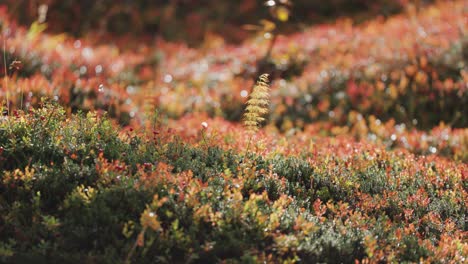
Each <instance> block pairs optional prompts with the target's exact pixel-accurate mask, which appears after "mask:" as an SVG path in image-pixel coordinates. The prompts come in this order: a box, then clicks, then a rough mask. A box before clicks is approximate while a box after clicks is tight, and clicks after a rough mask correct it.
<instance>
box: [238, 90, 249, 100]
mask: <svg viewBox="0 0 468 264" xmlns="http://www.w3.org/2000/svg"><path fill="white" fill-rule="evenodd" d="M248 94H249V93H248V92H247V91H246V90H242V91H241V92H240V95H241V96H242V97H244V98H245V97H247V95H248Z"/></svg>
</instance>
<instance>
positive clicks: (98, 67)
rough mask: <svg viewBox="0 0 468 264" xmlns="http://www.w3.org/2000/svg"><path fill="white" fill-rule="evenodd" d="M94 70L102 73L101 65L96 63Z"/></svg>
mask: <svg viewBox="0 0 468 264" xmlns="http://www.w3.org/2000/svg"><path fill="white" fill-rule="evenodd" d="M94 71H95V72H96V74H100V73H102V66H101V65H97V66H96V67H95V68H94Z"/></svg>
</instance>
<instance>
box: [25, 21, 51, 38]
mask: <svg viewBox="0 0 468 264" xmlns="http://www.w3.org/2000/svg"><path fill="white" fill-rule="evenodd" d="M46 28H47V24H46V23H39V22H37V21H34V23H32V24H31V27H29V30H28V34H27V35H26V38H27V39H29V40H32V39H34V38H36V37H37V36H38V35H39V34H40V33H41V32H43V31H44V30H46Z"/></svg>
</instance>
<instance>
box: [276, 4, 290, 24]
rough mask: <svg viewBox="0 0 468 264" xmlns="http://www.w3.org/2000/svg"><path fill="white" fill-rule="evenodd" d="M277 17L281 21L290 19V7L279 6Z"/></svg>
mask: <svg viewBox="0 0 468 264" xmlns="http://www.w3.org/2000/svg"><path fill="white" fill-rule="evenodd" d="M275 16H276V18H277V19H278V20H279V21H281V22H286V21H288V19H289V9H288V8H286V7H284V6H278V7H277V8H276V10H275Z"/></svg>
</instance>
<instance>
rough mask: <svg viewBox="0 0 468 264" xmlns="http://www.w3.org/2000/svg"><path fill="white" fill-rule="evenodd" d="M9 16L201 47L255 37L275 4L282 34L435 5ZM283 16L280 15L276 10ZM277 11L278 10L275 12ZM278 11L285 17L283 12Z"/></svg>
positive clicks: (252, 6)
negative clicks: (210, 41) (210, 39)
mask: <svg viewBox="0 0 468 264" xmlns="http://www.w3.org/2000/svg"><path fill="white" fill-rule="evenodd" d="M5 1H6V4H7V5H8V6H9V13H10V14H12V15H14V16H15V18H16V19H17V21H18V22H19V23H21V24H23V25H30V24H31V23H32V22H33V21H35V20H36V19H37V18H38V15H39V14H38V10H39V6H40V5H45V6H47V8H48V10H47V22H48V31H49V32H68V33H70V34H73V35H74V36H76V37H79V36H82V35H83V34H84V33H89V32H90V31H92V32H95V33H99V34H101V35H105V34H118V35H125V34H131V35H135V36H142V35H148V34H149V35H150V36H159V37H163V38H164V39H165V40H170V41H174V40H177V41H184V42H187V43H189V44H190V45H198V44H200V43H201V42H203V40H204V39H205V38H206V35H207V32H210V33H214V34H218V35H221V36H222V37H223V38H224V39H225V40H227V41H228V42H234V43H236V42H240V41H242V40H244V39H245V38H247V37H248V36H249V33H250V32H249V31H248V30H245V28H244V27H243V25H246V24H256V23H258V21H260V20H261V19H271V18H272V16H273V17H274V14H272V9H271V8H267V7H269V2H271V3H270V4H271V5H273V4H276V5H282V4H284V5H285V6H287V7H288V11H289V12H290V13H291V14H293V15H292V16H290V17H289V18H288V19H287V20H288V23H285V24H284V25H281V26H280V27H279V28H278V30H280V31H281V32H282V33H287V32H294V31H298V30H301V29H302V28H303V27H305V26H308V25H311V24H314V23H319V22H328V21H333V20H336V19H337V18H340V17H344V16H346V17H349V16H352V18H353V20H354V21H355V22H357V23H359V22H362V21H365V20H367V19H370V18H372V17H375V16H382V17H386V16H389V15H392V14H395V13H398V12H401V11H403V10H404V9H405V7H407V5H408V4H409V3H412V4H413V5H414V6H416V7H417V8H419V6H420V5H424V4H427V3H430V2H433V1H430V0H421V1H410V0H328V1H322V0H295V1H276V2H277V3H275V1H265V0H239V1H214V0H2V2H5ZM276 11H277V10H276ZM273 12H274V11H273ZM278 12H281V10H279V11H278Z"/></svg>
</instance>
